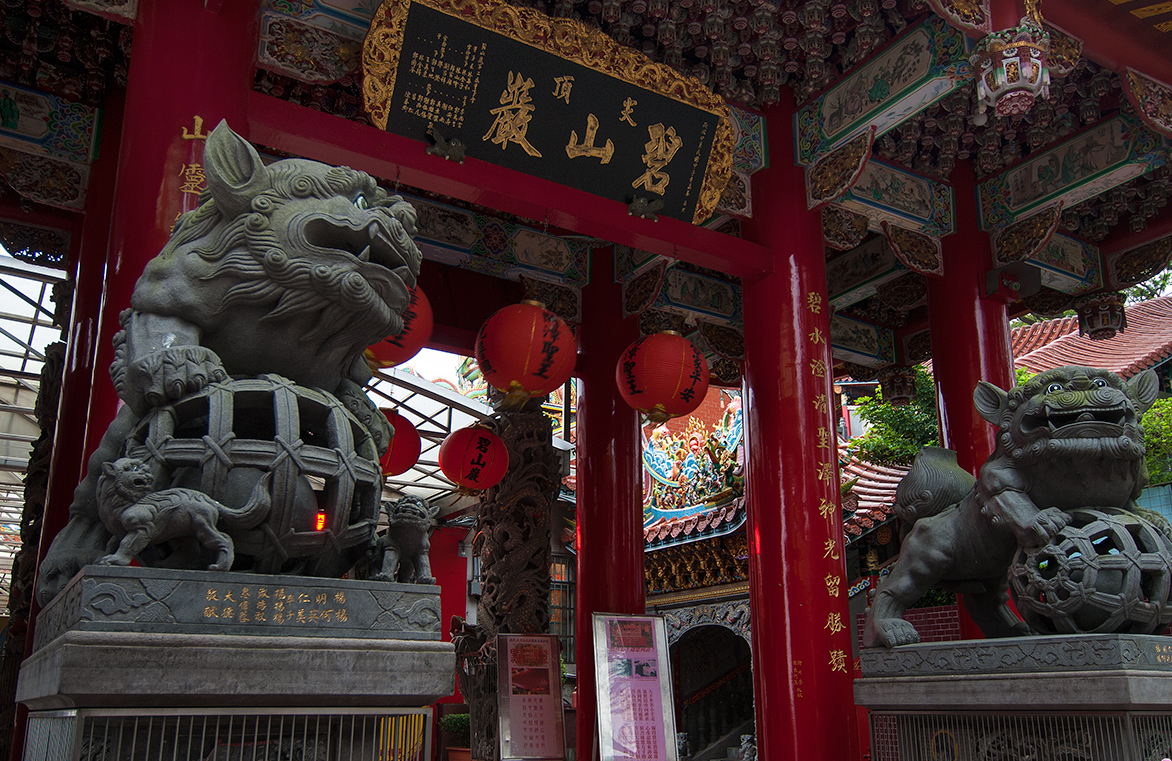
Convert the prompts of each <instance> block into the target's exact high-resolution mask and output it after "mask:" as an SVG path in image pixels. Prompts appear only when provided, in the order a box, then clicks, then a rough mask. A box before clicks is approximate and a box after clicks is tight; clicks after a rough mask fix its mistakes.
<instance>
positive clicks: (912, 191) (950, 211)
mask: <svg viewBox="0 0 1172 761" xmlns="http://www.w3.org/2000/svg"><path fill="white" fill-rule="evenodd" d="M953 199H954V193H953V190H952V187H951V186H950V185H948V184H947V183H943V182H939V181H937V180H931V179H928V178H927V177H924V176H923V175H919V174H916V173H915V172H911V171H908V170H907V169H903V168H900V167H897V166H895V165H893V164H888V163H885V162H883V161H879V160H878V159H875V158H872V159H871V160H869V161H868V162H867V164H866V166H865V167H863V170H862V172H861V173H860V174H859V176H858V177H857V178H856V179H855V181H854V182H853V183H852V184H851V187H850V188H849V189H848V190H847V191H846V192H845V193H843V194H842V195H841V196H840V197H839V198H838V200H837V201H835V202H834V205H835V206H838V207H841V208H844V209H846V210H848V211H852V212H854V213H856V214H862V215H863V216H865V217H867V220H868V222H867V225H868V227H869V228H870V229H871V230H873V231H875V232H881V231H882V229H883V228H882V225H883V223H884V222H887V223H888V224H891V225H895V226H897V227H903V228H906V229H908V230H914V231H916V232H920V233H923V234H925V235H929V236H931V237H933V238H940V237H942V236H945V235H949V234H951V233H952V232H953V231H954V230H955V229H956V222H955V219H956V212H955V209H954V206H955V202H954V200H953Z"/></svg>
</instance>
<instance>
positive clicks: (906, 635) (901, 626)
mask: <svg viewBox="0 0 1172 761" xmlns="http://www.w3.org/2000/svg"><path fill="white" fill-rule="evenodd" d="M919 641H920V633H919V632H918V631H916V627H914V626H912V625H911V624H909V623H908V622H907V621H904V620H903V619H902V618H888V619H886V620H884V621H876V622H875V644H877V645H880V646H882V647H899V646H900V645H914V644H916V643H917V642H919Z"/></svg>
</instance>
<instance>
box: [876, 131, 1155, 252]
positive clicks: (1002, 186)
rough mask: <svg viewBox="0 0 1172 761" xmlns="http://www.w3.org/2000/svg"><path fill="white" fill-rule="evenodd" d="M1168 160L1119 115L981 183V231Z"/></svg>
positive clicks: (1089, 194)
mask: <svg viewBox="0 0 1172 761" xmlns="http://www.w3.org/2000/svg"><path fill="white" fill-rule="evenodd" d="M1167 160H1168V152H1167V150H1166V149H1165V147H1164V145H1163V141H1162V139H1161V138H1160V137H1159V136H1158V135H1156V134H1155V133H1153V132H1152V131H1151V130H1149V129H1148V128H1147V127H1145V126H1143V125H1142V124H1141V123H1140V121H1139V120H1138V119H1136V118H1134V117H1130V116H1126V115H1122V114H1121V115H1119V116H1116V117H1115V118H1113V119H1108V120H1106V121H1103V122H1100V123H1099V124H1096V125H1095V126H1093V127H1091V128H1089V129H1087V130H1084V131H1082V132H1080V133H1079V134H1077V135H1075V136H1074V137H1072V138H1071V139H1069V140H1067V141H1065V142H1063V143H1060V144H1058V145H1056V146H1054V147H1053V148H1050V149H1049V150H1046V151H1043V152H1041V153H1039V154H1037V155H1036V156H1031V157H1030V159H1029V160H1028V161H1024V162H1022V163H1020V164H1018V165H1016V166H1014V167H1012V168H1010V169H1007V170H1005V171H1004V172H1001V173H1000V174H998V175H995V176H994V177H991V178H990V179H988V180H985V181H984V182H982V183H981V184H980V185H979V186H978V200H979V206H980V208H979V211H980V216H981V227H982V228H983V229H985V230H990V231H992V230H997V229H1000V228H1003V227H1006V226H1008V225H1011V224H1013V223H1014V222H1017V221H1018V220H1022V219H1025V218H1027V217H1032V216H1033V215H1035V214H1037V213H1038V212H1040V211H1043V210H1044V209H1049V208H1050V207H1053V206H1056V205H1057V204H1059V203H1064V204H1065V205H1066V206H1067V208H1069V207H1071V206H1073V205H1075V204H1077V203H1081V202H1082V201H1085V200H1087V199H1088V198H1093V197H1094V196H1097V195H1099V194H1101V193H1104V192H1106V191H1108V190H1110V189H1111V188H1114V187H1116V186H1118V185H1121V184H1123V183H1125V182H1127V181H1128V180H1131V179H1133V178H1135V177H1138V176H1140V175H1143V174H1147V173H1148V172H1150V171H1152V170H1153V169H1156V168H1158V167H1161V166H1163V165H1164V164H1165V163H1166V162H1167ZM860 184H861V183H860Z"/></svg>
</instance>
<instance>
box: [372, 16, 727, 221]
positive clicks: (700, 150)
mask: <svg viewBox="0 0 1172 761" xmlns="http://www.w3.org/2000/svg"><path fill="white" fill-rule="evenodd" d="M363 69H364V73H365V81H364V84H363V91H364V96H365V100H366V108H367V111H369V112H370V114H371V117H372V118H373V121H374V123H375V124H376V125H378V126H379V127H380V128H383V129H385V130H387V131H388V132H393V133H395V134H398V135H403V136H405V137H411V138H415V139H417V140H421V141H423V140H427V141H433V142H435V143H436V144H437V146H438V147H440V148H441V149H442V150H448V151H451V150H452V149H453V148H455V149H456V151H457V152H458V151H459V150H460V149H462V150H463V151H464V153H465V155H468V156H471V157H474V158H477V159H482V160H484V161H490V162H492V163H494V164H497V165H500V166H504V167H508V168H510V169H516V170H518V171H521V172H525V173H526V174H529V175H532V176H534V177H541V178H543V179H547V180H552V181H554V182H558V183H561V184H563V185H567V186H570V187H573V188H577V189H579V190H585V191H588V192H590V193H594V194H596V195H599V196H602V197H604V198H610V199H613V200H616V201H621V202H623V203H624V204H629V203H631V202H633V201H635V200H636V199H643V201H644V202H645V203H646V204H648V205H650V206H651V208H653V209H655V210H656V213H657V214H663V215H667V216H669V217H675V218H677V219H682V220H685V221H687V222H694V223H700V222H703V221H704V220H705V219H707V218H708V216H709V215H711V213H712V210H713V209H714V208H715V207H716V202H717V200H718V199H719V198H720V194H721V192H722V191H723V189H724V186H725V183H727V181H728V177H729V173H730V171H731V168H732V150H733V138H732V123H731V120H730V118H729V112H728V107H727V106H725V104H724V102H723V101H722V100H721V99H720V98H719V97H718V96H716V95H714V94H713V93H711V92H709V91H708V90H706V89H705V88H704V86H703V85H702V84H701V83H700V82H699V81H697V80H695V79H692V78H690V77H684V76H682V75H680V74H678V73H677V72H675V71H674V70H672V69H671V68H669V67H667V66H663V65H661V64H656V63H653V62H651V61H650V60H649V59H647V58H646V57H645V56H643V55H642V54H640V53H638V52H636V51H634V50H631V49H630V48H626V47H623V46H621V45H619V44H618V43H616V42H614V41H613V40H611V39H610V38H609V37H607V36H606V35H604V34H602V33H601V32H599V31H597V30H591V29H589V28H587V27H586V26H585V25H584V24H582V23H580V22H577V21H573V20H567V19H552V18H549V17H548V16H545V15H542V14H540V13H537V12H536V11H533V10H530V9H528V8H517V7H513V6H510V5H507V4H506V3H504V2H503V0H386V2H384V3H383V5H382V7H381V8H379V10H378V12H377V13H376V14H375V17H374V21H373V22H372V24H371V27H370V32H369V33H368V34H367V37H366V44H365V48H364V51H363ZM453 141H459V143H456V144H453ZM461 144H462V145H461ZM656 202H661V203H662V206H660V205H659V203H656Z"/></svg>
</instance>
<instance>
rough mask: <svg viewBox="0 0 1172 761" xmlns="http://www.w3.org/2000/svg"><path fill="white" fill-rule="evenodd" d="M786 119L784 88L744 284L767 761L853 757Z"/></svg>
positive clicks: (831, 473)
mask: <svg viewBox="0 0 1172 761" xmlns="http://www.w3.org/2000/svg"><path fill="white" fill-rule="evenodd" d="M786 92H787V93H788V91H786ZM792 115H793V105H792V97H791V98H790V99H789V100H788V102H787V101H783V104H782V105H781V106H779V107H777V108H775V109H774V110H773V111H772V112H770V113H767V115H766V120H767V124H768V129H769V136H768V137H769V144H770V145H771V146H776V147H777V150H776V153H774V157H773V159H774V160H773V165H772V166H771V167H770V168H768V169H766V170H763V171H761V172H759V173H758V174H756V175H754V177H753V192H754V202H753V208H754V212H755V216H754V219H753V220H752V223H747V224H746V225H745V232H746V237H749V238H751V239H752V240H754V241H756V242H757V243H760V244H762V245H765V246H768V247H769V248H770V249H772V253H773V259H772V265H773V267H772V271H771V272H770V273H769V274H767V275H765V276H764V277H761V278H759V279H756V280H752V281H746V282H745V283H744V291H743V294H744V296H743V298H744V310H745V411H746V418H747V420H746V422H747V431H746V435H747V438H746V441H747V454H748V475H747V482H746V495H747V497H748V505H749V508H748V514H749V517H748V528H747V531H748V539H749V596H750V601H751V605H752V611H753V619H752V635H753V682H754V688H755V690H756V711H757V752H758V755H759V757H760V758H761V759H763V761H788V760H789V759H815V758H816V759H819V761H848V760H849V761H855V759H857V758H858V739H857V735H856V732H855V728H854V724H855V708H854V697H853V691H852V690H853V687H852V683H853V679H854V665H853V661H852V658H851V640H850V637H851V636H852V633H853V627H852V626H850V619H849V611H848V605H847V590H846V581H847V580H846V570H845V564H844V560H843V557H844V546H843V535H842V508H841V505H840V502H839V488H838V454H837V446H836V440H835V434H834V410H833V407H832V403H831V399H832V396H831V379H832V375H833V373H832V369H831V356H830V305H829V304H828V303H827V298H826V260H825V253H824V248H823V243H822V225H821V221H820V217H819V215H818V213H817V212H810V211H806V192H805V178H804V173H803V171H802V169H801V167H799V166H796V165H795V164H794V162H793V160H792V158H791V155H790V152H789V151H790V150H792V148H790V146H793V144H794V141H793V119H792Z"/></svg>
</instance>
